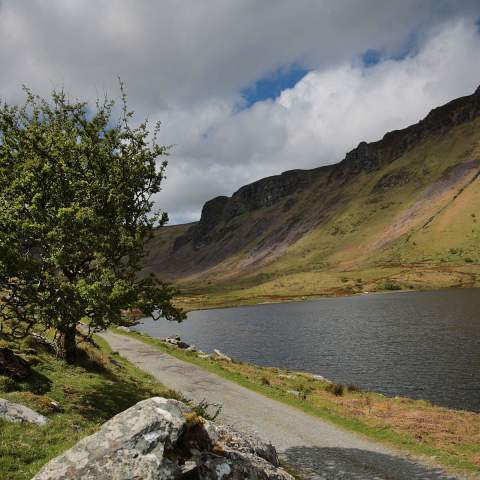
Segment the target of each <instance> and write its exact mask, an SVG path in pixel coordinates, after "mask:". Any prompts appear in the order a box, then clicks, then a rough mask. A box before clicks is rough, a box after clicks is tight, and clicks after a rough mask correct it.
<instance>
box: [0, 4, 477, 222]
mask: <svg viewBox="0 0 480 480" xmlns="http://www.w3.org/2000/svg"><path fill="white" fill-rule="evenodd" d="M475 16H477V17H478V16H480V5H478V0H460V1H458V0H423V1H418V0H403V1H401V2H399V1H385V0H363V1H362V2H359V1H357V0H339V1H335V2H323V1H319V0H297V1H295V2H292V1H291V0H262V1H261V2H258V1H257V0H231V1H224V0H205V1H202V2H199V1H198V0H183V1H182V2H178V1H177V0H162V1H153V0H152V1H149V0H138V1H135V2H132V1H130V0H98V1H96V2H86V1H84V0H51V1H49V2H44V1H42V0H15V2H13V1H3V2H1V0H0V65H1V68H0V97H2V98H6V99H7V100H8V101H11V102H16V101H18V100H19V99H20V96H21V91H20V85H21V84H22V83H25V84H27V85H29V86H30V87H32V88H33V89H34V90H35V91H37V92H39V93H41V94H47V93H48V91H49V90H50V89H51V88H53V87H59V86H64V87H65V89H66V90H67V91H68V92H70V93H71V94H72V96H78V97H81V98H89V99H92V98H94V97H96V96H99V95H100V96H101V95H102V94H103V93H104V92H105V91H109V92H110V93H111V94H113V95H116V94H117V93H118V88H117V87H118V86H117V84H116V78H117V75H120V76H121V77H122V79H123V80H124V81H125V83H126V85H127V91H128V94H129V103H130V106H131V107H132V108H133V109H135V110H136V111H137V113H138V114H139V115H140V116H141V117H142V116H146V115H148V116H149V117H150V118H151V119H152V120H156V119H160V120H162V122H163V124H164V129H163V135H162V138H161V140H162V141H163V142H164V143H174V144H176V147H175V149H174V155H172V157H171V163H170V166H169V170H168V180H167V182H166V184H165V190H164V191H163V192H162V193H161V194H160V196H159V203H160V204H161V205H162V206H164V207H165V208H166V209H167V210H168V211H169V212H170V213H171V217H173V219H174V220H181V219H190V218H193V217H195V216H196V215H198V213H199V211H200V208H201V206H202V204H203V202H204V201H206V200H208V199H209V198H211V197H212V196H214V195H217V194H230V193H232V191H234V190H235V189H236V188H238V187H240V186H241V185H242V184H244V183H245V182H247V181H252V180H255V179H257V178H260V177H261V176H264V175H269V174H274V173H279V172H281V171H282V170H285V169H291V168H299V167H301V168H305V167H314V166H317V165H320V164H324V163H331V162H335V161H338V160H339V159H341V158H342V156H343V154H344V153H345V151H346V150H348V149H349V148H351V147H353V146H355V144H356V143H358V142H359V141H360V140H363V139H366V140H369V139H374V138H377V137H379V136H381V135H382V134H383V133H384V131H385V130H388V129H392V128H399V127H402V126H405V125H406V124H408V123H412V122H414V121H416V120H417V119H418V118H419V117H421V116H422V115H424V114H425V113H426V112H427V111H428V110H429V109H430V108H431V107H433V106H436V105H438V104H439V103H442V102H444V101H446V100H448V99H450V98H453V97H455V96H458V95H462V94H466V93H469V92H470V91H471V90H472V89H473V87H474V86H475V84H476V83H478V82H479V80H478V79H479V78H480V77H479V75H478V73H479V72H478V65H479V64H480V62H479V61H478V60H479V57H478V56H479V54H478V52H479V51H480V49H479V48H478V35H477V34H476V33H475V29H474V27H473V19H474V18H475ZM445 22H448V23H445ZM412 38H413V39H415V43H416V46H417V48H418V50H419V54H418V55H417V56H416V57H415V58H413V59H412V58H406V59H404V60H402V61H393V60H392V61H384V62H382V63H381V64H380V65H377V66H375V67H371V68H369V69H366V70H365V69H364V68H363V67H362V66H361V65H360V63H359V61H358V59H359V55H360V54H361V53H362V52H364V51H365V50H367V49H377V50H380V51H382V52H383V54H384V55H385V57H388V56H394V55H398V54H399V53H401V52H402V51H404V49H405V45H407V44H408V43H410V42H412ZM292 63H298V64H301V65H302V66H303V67H305V68H307V69H309V70H311V73H310V74H309V75H308V76H307V77H305V78H304V79H303V80H302V81H301V82H300V83H299V84H297V85H296V86H295V88H293V89H292V90H290V91H285V92H283V94H282V95H281V97H280V98H279V99H277V100H276V101H267V102H260V103H257V104H255V105H253V106H252V107H251V108H249V109H247V110H243V111H241V112H238V107H239V105H240V104H241V98H240V92H241V91H242V89H244V88H246V87H247V86H249V85H252V84H253V83H254V82H255V81H257V80H258V79H260V78H262V77H264V76H266V75H268V74H270V73H272V72H274V71H275V70H277V69H279V68H288V66H289V65H291V64H292Z"/></svg>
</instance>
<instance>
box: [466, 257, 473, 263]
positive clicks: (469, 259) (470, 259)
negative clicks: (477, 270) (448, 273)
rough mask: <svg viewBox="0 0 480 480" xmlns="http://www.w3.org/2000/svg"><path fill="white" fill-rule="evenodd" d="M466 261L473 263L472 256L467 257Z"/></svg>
mask: <svg viewBox="0 0 480 480" xmlns="http://www.w3.org/2000/svg"><path fill="white" fill-rule="evenodd" d="M465 263H473V259H472V258H470V257H467V258H466V259H465Z"/></svg>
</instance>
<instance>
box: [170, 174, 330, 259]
mask: <svg viewBox="0 0 480 480" xmlns="http://www.w3.org/2000/svg"><path fill="white" fill-rule="evenodd" d="M323 170H324V169H322V168H319V169H315V170H291V171H288V172H284V173H282V174H281V175H275V176H272V177H268V178H263V179H261V180H258V181H257V182H254V183H251V184H249V185H245V186H244V187H242V188H240V189H239V190H238V191H237V192H235V193H234V194H233V195H232V196H231V197H230V198H229V197H225V196H220V197H216V198H214V199H212V200H210V201H208V202H207V203H205V205H204V206H203V209H202V214H201V217H200V221H199V222H198V223H197V224H196V225H194V226H193V227H192V228H191V229H190V230H189V231H188V232H187V233H186V235H184V236H181V237H179V238H178V239H177V240H176V242H175V245H174V250H178V249H179V248H181V247H182V246H183V245H185V244H186V243H188V242H192V243H193V246H194V248H196V249H199V248H201V247H203V246H206V245H208V244H210V243H211V242H212V241H214V240H215V236H213V235H212V233H213V232H214V229H215V228H216V227H217V226H219V225H221V224H223V225H226V224H228V222H230V221H231V220H233V219H234V218H235V217H238V216H240V215H242V214H245V213H251V212H254V211H255V210H259V209H262V208H269V207H271V206H273V205H275V204H277V203H278V202H279V201H281V200H282V199H284V198H285V197H288V196H291V195H293V194H295V193H297V192H301V191H303V190H305V189H306V188H308V187H309V186H311V185H312V184H313V183H314V182H315V180H316V178H317V177H318V175H319V173H320V172H321V171H323Z"/></svg>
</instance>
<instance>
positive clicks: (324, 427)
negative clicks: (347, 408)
mask: <svg viewBox="0 0 480 480" xmlns="http://www.w3.org/2000/svg"><path fill="white" fill-rule="evenodd" d="M101 336H102V337H103V338H104V339H105V340H106V341H107V342H108V343H109V344H110V345H111V347H112V349H113V350H115V351H117V352H118V353H119V354H120V355H122V356H123V357H125V358H126V359H128V360H129V361H130V362H132V363H134V364H135V365H137V366H138V367H140V368H141V369H142V370H144V371H145V372H148V373H150V374H151V375H153V376H154V377H155V378H156V379H158V380H159V381H160V382H161V383H163V384H164V385H166V386H168V387H170V388H173V389H175V390H177V391H179V392H182V393H183V394H184V395H185V396H186V397H187V398H190V399H193V400H196V401H200V400H203V399H206V400H208V401H209V402H211V403H219V404H221V405H222V407H223V408H222V413H221V415H220V419H219V420H220V421H221V422H223V423H227V424H230V425H232V426H234V427H235V428H236V429H238V430H244V431H250V432H255V433H257V434H258V435H259V436H260V437H262V438H264V439H265V440H268V441H270V442H272V443H273V444H274V445H275V446H276V448H277V450H278V451H279V453H280V455H281V458H282V459H283V460H284V461H285V462H287V463H288V464H290V465H291V466H292V467H294V468H295V469H297V470H298V471H299V472H301V474H302V477H303V478H308V479H328V480H330V479H342V480H344V479H345V480H346V479H355V480H363V479H379V480H380V479H382V480H383V479H384V480H414V479H422V480H423V479H425V480H444V479H452V478H458V477H452V476H449V475H446V474H445V473H444V472H442V471H440V470H438V469H435V468H432V467H428V466H425V465H423V464H420V463H417V462H414V461H412V460H408V459H405V458H402V457H401V456H399V455H398V454H397V453H396V452H394V451H393V450H390V449H388V448H386V447H384V446H383V445H379V444H376V443H374V442H371V441H369V440H367V439H364V438H362V437H360V436H357V435H355V434H353V433H351V432H348V431H346V430H342V429H340V428H338V427H336V426H334V425H332V424H330V423H328V422H325V421H322V420H321V419H318V418H316V417H312V416H310V415H307V414H306V413H303V412H302V411H300V410H297V409H295V408H293V407H289V406H288V405H285V404H283V403H280V402H277V401H275V400H272V399H269V398H267V397H264V396H263V395H260V394H258V393H256V392H253V391H251V390H248V389H246V388H244V387H242V386H240V385H237V384H236V383H233V382H230V381H228V380H225V379H223V378H221V377H219V376H217V375H215V374H213V373H210V372H207V371H205V370H203V369H202V368H200V367H197V366H195V365H192V364H190V363H186V362H183V361H181V360H178V359H177V358H174V357H172V356H171V355H168V354H165V353H162V352H160V351H159V350H158V349H156V348H155V347H153V346H150V345H147V344H145V343H143V342H141V341H139V340H135V339H133V338H129V337H126V336H123V335H117V334H113V333H110V332H108V333H103V334H102V335H101Z"/></svg>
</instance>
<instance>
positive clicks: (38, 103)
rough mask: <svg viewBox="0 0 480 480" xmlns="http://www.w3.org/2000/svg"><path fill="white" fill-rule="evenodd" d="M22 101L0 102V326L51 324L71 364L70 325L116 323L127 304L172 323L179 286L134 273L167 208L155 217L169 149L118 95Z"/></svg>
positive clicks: (19, 328) (22, 329)
mask: <svg viewBox="0 0 480 480" xmlns="http://www.w3.org/2000/svg"><path fill="white" fill-rule="evenodd" d="M24 90H25V94H26V102H25V104H24V106H23V107H17V106H9V105H7V104H6V103H5V104H3V105H2V106H0V292H1V294H0V322H1V323H0V325H1V327H2V329H3V330H4V331H5V327H6V325H8V326H9V328H10V329H11V333H12V334H13V335H14V336H18V337H20V336H23V335H25V334H26V333H28V331H29V330H30V329H32V327H34V326H35V327H45V328H51V327H53V328H55V329H56V330H57V331H58V332H59V334H60V338H61V339H62V343H63V347H64V351H65V353H66V356H67V359H69V360H71V361H74V360H75V351H76V349H75V331H76V326H77V325H78V323H79V322H80V320H82V319H85V320H86V321H87V323H88V324H89V325H90V327H91V328H92V329H95V328H97V327H100V328H104V327H106V326H108V325H110V324H118V323H120V322H121V318H122V312H123V311H125V310H126V309H139V310H141V311H142V312H144V313H145V314H146V315H154V314H155V315H156V317H155V318H159V317H160V316H162V317H164V318H166V319H169V320H171V319H175V320H180V319H181V318H182V317H183V314H182V313H181V312H180V311H178V310H177V309H175V308H174V307H173V306H172V304H171V302H170V300H171V299H172V296H173V295H174V293H175V290H174V289H173V288H172V287H171V286H170V285H168V284H165V283H162V282H160V281H158V280H157V279H156V278H154V277H153V276H143V277H140V276H139V275H138V272H139V270H140V269H141V261H142V258H143V257H144V246H145V242H146V241H147V240H148V239H149V238H150V237H151V235H152V231H153V229H154V227H156V226H161V225H163V224H164V223H165V222H166V221H167V215H166V214H165V213H161V212H153V211H152V208H153V202H152V197H153V195H155V194H156V193H158V192H159V191H160V185H161V182H162V180H163V178H164V172H165V168H166V165H167V164H166V161H162V162H161V163H160V164H159V165H158V164H157V159H158V158H159V157H162V156H165V155H166V154H168V147H164V146H160V145H159V144H158V143H157V135H158V131H159V124H157V125H156V126H155V129H154V131H153V132H152V135H150V131H149V129H148V124H147V123H146V122H143V123H141V124H140V125H139V126H137V127H131V126H130V118H131V117H132V112H129V111H128V110H127V106H126V96H125V93H124V91H123V86H122V84H121V90H122V105H123V108H122V110H121V111H122V113H121V115H120V118H119V119H118V120H116V121H113V120H112V113H113V108H114V102H113V101H110V100H108V99H107V98H105V100H104V101H102V102H100V101H97V103H96V108H95V109H94V111H93V112H92V111H91V110H90V109H89V107H88V105H87V103H85V102H78V101H77V102H73V103H72V102H70V101H69V99H68V97H67V96H66V94H65V93H64V92H56V91H54V92H53V93H52V96H51V100H50V101H47V100H45V99H43V98H41V97H39V96H36V95H34V94H32V92H31V91H30V90H28V89H27V88H25V89H24Z"/></svg>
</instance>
